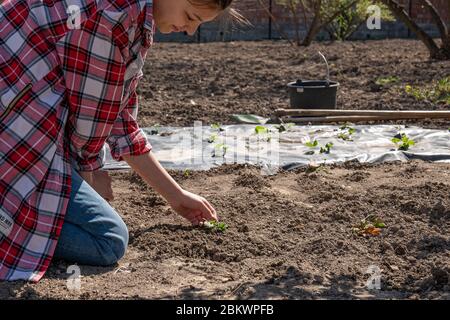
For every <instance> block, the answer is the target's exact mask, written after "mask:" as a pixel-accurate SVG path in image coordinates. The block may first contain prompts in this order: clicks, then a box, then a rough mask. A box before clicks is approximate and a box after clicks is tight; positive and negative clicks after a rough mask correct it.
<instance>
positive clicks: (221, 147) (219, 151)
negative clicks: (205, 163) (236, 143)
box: [212, 143, 228, 158]
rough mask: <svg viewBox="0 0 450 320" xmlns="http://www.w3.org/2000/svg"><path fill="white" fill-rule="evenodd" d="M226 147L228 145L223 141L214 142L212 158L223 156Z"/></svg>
mask: <svg viewBox="0 0 450 320" xmlns="http://www.w3.org/2000/svg"><path fill="white" fill-rule="evenodd" d="M227 149H228V146H227V145H225V144H223V143H218V144H216V145H215V146H214V150H213V154H212V157H213V158H215V157H219V156H221V157H225V154H226V153H227Z"/></svg>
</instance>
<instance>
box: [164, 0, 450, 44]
mask: <svg viewBox="0 0 450 320" xmlns="http://www.w3.org/2000/svg"><path fill="white" fill-rule="evenodd" d="M269 1H270V0H235V2H234V4H233V6H234V8H236V9H238V10H239V11H240V12H241V14H243V15H244V16H245V17H246V18H247V19H248V20H249V21H250V22H251V23H252V25H253V26H252V27H245V28H243V27H239V28H236V27H233V26H232V25H230V23H229V22H212V23H208V24H205V25H202V26H201V28H200V32H198V33H197V34H196V35H195V36H193V37H189V36H187V35H183V34H171V35H161V34H158V35H157V36H156V40H157V41H187V42H195V41H201V42H208V41H228V40H262V39H268V38H269V36H270V37H271V38H272V39H277V38H280V37H281V35H280V32H279V31H278V28H277V25H275V24H274V23H272V25H270V21H269V20H270V19H269V17H268V15H267V14H266V12H265V11H264V9H263V8H262V7H261V5H260V3H262V4H263V5H264V6H265V7H266V8H269V3H270V2H269ZM431 1H432V3H433V4H434V5H435V7H436V8H437V10H438V11H439V12H440V13H441V15H442V17H443V18H444V19H445V21H446V22H447V23H448V24H449V26H450V0H431ZM276 2H277V0H272V13H273V15H274V16H275V17H276V18H277V24H278V25H281V26H283V28H282V29H283V31H284V32H287V33H289V34H290V35H292V34H294V32H295V28H294V27H293V26H294V24H293V21H292V18H291V15H290V13H289V11H288V10H287V9H286V8H285V7H284V6H281V5H278V4H277V3H276ZM399 2H400V3H401V4H402V5H403V6H404V7H405V10H406V11H407V12H410V13H411V16H412V17H413V18H414V19H415V21H417V22H418V23H419V25H421V26H422V27H423V28H424V29H425V30H426V31H427V32H429V33H430V34H431V35H432V36H437V35H438V32H437V29H436V27H435V25H434V24H433V23H432V19H431V16H430V14H429V13H428V10H426V9H425V8H422V5H421V3H420V0H399ZM300 32H305V30H304V29H300ZM410 36H412V35H411V33H410V32H409V31H408V29H407V28H406V27H405V26H404V25H403V24H402V23H401V22H390V23H386V22H385V23H383V25H382V30H368V29H367V28H366V27H365V26H362V27H361V28H360V29H359V30H358V32H356V33H355V35H354V37H353V38H354V39H368V38H377V39H379V38H393V37H395V38H396V37H401V38H403V37H410ZM326 38H327V35H326V34H325V33H321V34H319V35H318V39H319V40H320V39H326Z"/></svg>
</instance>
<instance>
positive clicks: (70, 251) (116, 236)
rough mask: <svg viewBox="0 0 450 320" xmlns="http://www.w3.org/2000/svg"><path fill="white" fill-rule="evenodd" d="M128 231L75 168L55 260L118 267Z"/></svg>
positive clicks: (118, 217) (112, 209) (126, 243)
mask: <svg viewBox="0 0 450 320" xmlns="http://www.w3.org/2000/svg"><path fill="white" fill-rule="evenodd" d="M127 245H128V229H127V226H126V225H125V223H124V222H123V220H122V218H121V217H120V216H119V214H118V213H117V212H116V211H115V210H114V208H112V207H111V206H110V205H109V203H108V202H107V201H106V200H105V199H103V198H102V197H101V196H100V195H99V194H98V193H97V192H96V191H95V190H94V189H93V188H92V187H91V186H90V185H89V184H88V183H87V182H86V181H84V180H83V178H82V177H81V176H80V175H79V174H78V172H77V171H76V170H75V169H73V168H72V191H71V194H70V201H69V205H68V209H67V213H66V216H65V219H64V223H63V226H62V230H61V235H60V238H59V241H58V244H57V246H56V250H55V254H54V257H55V258H59V259H64V260H67V261H70V262H77V263H79V264H85V265H98V266H107V265H112V264H115V263H116V262H117V261H118V260H120V258H122V257H123V256H124V254H125V251H126V248H127Z"/></svg>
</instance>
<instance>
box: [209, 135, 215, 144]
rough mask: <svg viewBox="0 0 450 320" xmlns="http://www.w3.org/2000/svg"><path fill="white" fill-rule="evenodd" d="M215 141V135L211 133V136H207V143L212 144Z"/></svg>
mask: <svg viewBox="0 0 450 320" xmlns="http://www.w3.org/2000/svg"><path fill="white" fill-rule="evenodd" d="M216 140H217V134H215V133H213V134H212V135H210V136H209V138H208V143H213V142H215V141H216Z"/></svg>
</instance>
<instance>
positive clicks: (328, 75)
mask: <svg viewBox="0 0 450 320" xmlns="http://www.w3.org/2000/svg"><path fill="white" fill-rule="evenodd" d="M317 53H318V54H319V55H320V57H321V58H322V60H323V61H325V65H326V66H327V79H326V80H327V87H328V86H329V85H330V67H329V65H328V61H327V58H325V56H324V55H323V54H322V52H320V51H317Z"/></svg>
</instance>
